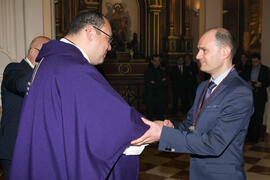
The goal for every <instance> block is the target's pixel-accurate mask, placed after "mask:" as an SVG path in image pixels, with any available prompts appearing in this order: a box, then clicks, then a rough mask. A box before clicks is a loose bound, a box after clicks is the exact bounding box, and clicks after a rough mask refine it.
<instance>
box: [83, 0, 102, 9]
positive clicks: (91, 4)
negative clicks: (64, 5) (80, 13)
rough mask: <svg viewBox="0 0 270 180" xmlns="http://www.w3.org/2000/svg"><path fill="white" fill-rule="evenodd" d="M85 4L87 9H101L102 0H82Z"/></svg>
mask: <svg viewBox="0 0 270 180" xmlns="http://www.w3.org/2000/svg"><path fill="white" fill-rule="evenodd" d="M81 1H82V2H83V4H85V6H86V9H92V10H97V11H100V10H101V2H100V1H101V0H81Z"/></svg>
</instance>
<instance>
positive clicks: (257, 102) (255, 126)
mask: <svg viewBox="0 0 270 180" xmlns="http://www.w3.org/2000/svg"><path fill="white" fill-rule="evenodd" d="M251 64H252V66H251V68H250V69H249V70H248V73H247V80H248V83H249V84H250V85H251V86H252V90H253V98H254V114H253V115H252V117H251V120H250V124H249V128H248V140H250V141H251V142H255V143H257V142H258V141H259V138H260V133H261V127H262V123H263V114H264V109H265V103H266V102H267V100H268V97H267V91H266V89H267V87H268V86H269V69H268V67H266V66H264V65H262V64H261V56H260V54H258V53H255V54H253V55H252V57H251Z"/></svg>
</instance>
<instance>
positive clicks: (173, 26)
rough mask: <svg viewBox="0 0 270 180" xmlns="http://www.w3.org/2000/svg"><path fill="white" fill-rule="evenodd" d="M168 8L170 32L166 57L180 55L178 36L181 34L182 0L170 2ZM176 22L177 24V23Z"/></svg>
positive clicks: (171, 0)
mask: <svg viewBox="0 0 270 180" xmlns="http://www.w3.org/2000/svg"><path fill="white" fill-rule="evenodd" d="M169 7H170V11H169V19H170V31H169V36H168V42H167V49H168V55H170V56H172V55H179V54H180V36H181V34H182V0H179V1H176V0H170V2H169ZM177 17H178V18H177ZM177 20H178V21H179V22H177ZM177 32H178V33H177Z"/></svg>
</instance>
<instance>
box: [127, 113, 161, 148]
mask: <svg viewBox="0 0 270 180" xmlns="http://www.w3.org/2000/svg"><path fill="white" fill-rule="evenodd" d="M142 121H143V122H144V123H145V124H147V125H149V126H150V128H149V129H148V130H147V131H146V132H145V133H144V135H142V136H141V137H140V138H138V139H136V140H133V141H131V144H132V145H136V146H140V145H142V144H149V143H153V142H156V141H159V139H160V135H161V131H162V127H163V122H162V121H154V122H152V121H149V120H147V119H145V118H143V117H142Z"/></svg>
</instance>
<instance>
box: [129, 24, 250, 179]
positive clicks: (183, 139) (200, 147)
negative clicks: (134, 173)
mask: <svg viewBox="0 0 270 180" xmlns="http://www.w3.org/2000/svg"><path fill="white" fill-rule="evenodd" d="M198 49H199V52H198V54H197V59H199V61H200V64H201V67H200V69H201V70H202V71H204V72H207V73H209V74H210V75H211V78H210V80H207V81H204V82H202V83H201V84H200V85H199V86H198V89H197V92H196V97H195V100H194V104H193V106H192V108H191V109H190V110H189V112H188V114H187V119H186V120H184V121H183V122H181V123H179V122H171V121H169V120H165V121H164V122H161V121H155V122H151V121H148V120H146V119H143V121H144V122H145V123H146V124H148V125H149V126H150V129H149V130H148V131H147V132H146V133H145V134H144V135H143V136H142V137H141V138H138V139H137V140H134V141H132V142H131V143H132V144H135V145H141V144H145V143H152V142H155V141H160V142H159V149H160V150H162V151H167V152H179V153H189V154H191V160H190V179H191V180H198V179H200V180H228V179H230V180H244V179H246V175H245V170H244V157H243V145H244V141H245V137H246V134H247V130H248V124H249V120H250V117H251V115H252V113H253V98H252V90H251V88H250V86H249V85H248V83H247V82H246V81H244V80H243V79H242V78H241V77H240V76H239V75H238V74H237V71H236V70H235V69H234V67H233V65H232V59H233V56H234V54H235V45H234V42H233V38H232V36H231V34H230V33H229V32H228V31H227V30H226V29H223V28H214V29H210V30H209V31H207V32H206V33H205V34H204V35H203V36H202V37H201V39H200V40H199V43H198ZM207 96H209V97H207Z"/></svg>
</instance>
